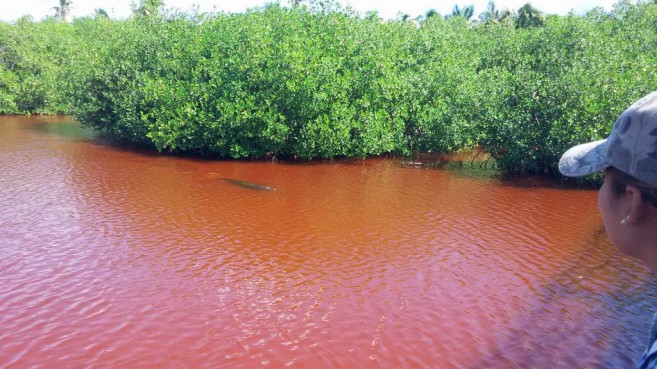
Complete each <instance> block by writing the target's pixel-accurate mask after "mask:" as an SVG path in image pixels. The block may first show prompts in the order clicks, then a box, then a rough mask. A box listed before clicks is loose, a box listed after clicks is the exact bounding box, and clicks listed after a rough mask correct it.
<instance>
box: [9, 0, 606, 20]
mask: <svg viewBox="0 0 657 369" xmlns="http://www.w3.org/2000/svg"><path fill="white" fill-rule="evenodd" d="M133 1H137V0H72V14H73V16H74V17H79V16H86V15H93V13H94V10H95V9H98V8H102V9H104V10H105V11H106V12H107V13H108V14H109V16H110V17H112V18H126V17H128V16H129V15H130V13H131V7H130V5H131V3H132V2H133ZM528 1H530V2H531V4H532V5H533V6H534V7H536V8H538V9H539V10H541V11H543V12H544V13H546V14H561V15H564V14H567V13H568V12H570V11H571V10H574V11H575V12H577V13H580V14H583V13H585V12H586V11H588V10H591V9H592V8H595V7H598V6H600V7H603V8H604V9H605V10H609V9H611V7H612V5H613V4H614V3H615V2H616V1H617V0H597V1H596V0H568V1H563V0H497V1H495V5H496V6H497V7H498V8H500V9H503V8H508V9H513V10H517V9H518V8H520V7H521V6H522V5H524V4H525V3H527V2H528ZM3 2H4V3H5V5H3V6H2V10H1V11H0V20H2V21H5V22H13V21H15V20H16V19H18V18H20V17H22V16H24V15H31V16H32V18H33V19H34V20H36V21H38V20H41V19H43V18H44V17H46V16H48V15H54V14H55V10H54V9H53V7H55V6H57V5H58V4H59V0H16V1H10V0H3ZM137 2H138V1H137ZM268 2H276V0H273V1H272V0H164V4H165V6H166V7H167V8H176V9H180V10H183V11H186V10H189V9H191V7H192V6H193V5H198V7H199V10H200V11H202V12H215V11H217V12H219V11H223V12H229V13H234V12H241V11H244V10H245V9H248V8H255V7H261V6H263V5H264V4H265V3H268ZM279 2H280V3H281V4H284V5H286V4H288V0H279ZM338 2H339V3H340V4H342V5H343V6H351V7H352V8H353V9H355V10H356V11H358V12H360V13H362V14H364V13H365V12H367V11H371V10H375V11H378V12H379V15H380V16H381V17H382V18H384V19H395V18H396V17H397V15H398V14H399V13H400V12H401V13H404V14H408V15H410V16H411V17H416V16H418V15H422V14H425V13H426V12H427V10H429V9H435V10H437V11H438V12H439V13H440V14H443V15H445V14H448V13H451V10H452V8H453V7H454V5H455V4H458V5H459V6H465V5H474V8H475V17H477V16H478V15H479V14H480V13H481V12H483V11H484V10H485V9H486V5H487V3H488V0H448V1H446V0H433V1H431V0H338Z"/></svg>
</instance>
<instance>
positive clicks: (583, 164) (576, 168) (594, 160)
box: [559, 139, 609, 177]
mask: <svg viewBox="0 0 657 369" xmlns="http://www.w3.org/2000/svg"><path fill="white" fill-rule="evenodd" d="M606 154H607V139H604V140H600V141H595V142H589V143H585V144H582V145H578V146H575V147H573V148H571V149H570V150H568V151H566V152H565V153H564V154H563V155H562V156H561V160H559V171H560V172H561V174H563V175H565V176H569V177H582V176H587V175H589V174H593V173H595V172H599V171H601V170H603V169H605V168H606V167H608V166H609V162H608V161H607V158H606Z"/></svg>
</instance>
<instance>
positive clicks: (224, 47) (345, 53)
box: [0, 3, 657, 173]
mask: <svg viewBox="0 0 657 369" xmlns="http://www.w3.org/2000/svg"><path fill="white" fill-rule="evenodd" d="M656 48H657V5H652V4H638V5H633V4H629V3H621V4H619V5H617V6H616V8H615V9H614V10H613V11H612V12H610V13H605V12H603V11H601V10H596V11H592V12H590V13H589V14H587V15H586V16H576V15H569V16H547V17H543V18H541V23H540V24H533V25H532V26H528V27H514V23H513V22H486V23H481V24H478V25H477V24H473V23H471V22H467V21H466V19H465V18H464V17H449V18H448V19H444V18H442V17H428V18H426V19H425V20H423V21H422V22H421V24H420V25H419V26H416V24H414V23H412V22H406V21H385V22H384V21H380V20H378V19H377V18H376V17H368V18H362V17H359V16H358V15H356V14H352V13H350V12H349V11H347V10H343V9H339V8H337V7H335V6H334V5H330V3H329V5H323V6H318V7H313V6H310V7H299V6H296V7H292V8H287V7H282V6H279V5H269V6H267V7H265V8H262V9H255V10H252V11H249V12H246V13H244V14H212V15H203V14H192V15H190V14H168V15H161V16H134V17H132V18H130V19H127V20H111V19H109V18H107V17H104V16H98V17H96V18H82V19H76V20H75V21H73V22H72V23H70V24H67V23H61V22H56V21H55V20H53V19H49V20H46V21H42V22H33V21H31V20H30V19H22V20H20V21H18V22H16V23H14V24H7V23H0V113H3V114H25V113H66V114H71V115H73V116H74V117H76V118H77V119H79V120H80V121H81V122H82V123H83V124H85V125H89V126H92V127H94V128H97V129H99V130H101V131H105V132H109V133H111V134H113V135H115V136H117V137H119V138H121V139H124V140H127V141H131V142H137V143H140V144H144V145H149V146H153V147H155V148H157V149H158V150H164V151H173V152H191V153H200V154H207V155H217V156H222V157H231V158H244V157H266V156H268V157H271V156H279V157H300V158H331V157H341V156H367V155H378V154H382V153H396V154H409V153H411V152H413V151H423V152H427V151H451V150H458V149H461V148H468V147H474V146H477V145H480V146H481V147H484V148H485V149H486V150H488V152H489V153H490V154H491V155H493V157H494V158H495V159H496V163H497V165H498V166H499V167H500V168H501V169H503V170H504V171H507V172H538V173H550V172H554V171H555V167H556V162H557V160H558V158H559V156H560V154H561V153H562V152H563V151H564V149H566V148H567V147H569V146H570V145H572V144H575V143H580V142H583V141H586V140H592V139H598V138H602V137H604V136H606V134H607V133H608V131H609V129H610V127H611V125H612V124H613V121H614V119H615V117H616V116H617V115H618V114H619V113H620V112H621V111H622V110H623V109H624V108H625V107H627V106H628V105H629V104H630V103H631V102H633V101H634V100H636V99H638V98H639V97H641V96H643V95H644V94H646V93H648V92H649V91H651V90H654V89H655V87H656V86H657V73H656V71H657V53H656V52H655V49H656Z"/></svg>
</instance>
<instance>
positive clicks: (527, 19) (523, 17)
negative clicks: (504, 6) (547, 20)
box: [516, 3, 543, 28]
mask: <svg viewBox="0 0 657 369" xmlns="http://www.w3.org/2000/svg"><path fill="white" fill-rule="evenodd" d="M542 25H543V13H542V12H541V11H540V10H538V9H536V8H534V7H533V6H532V5H531V4H530V3H527V4H525V5H523V6H522V7H521V8H520V9H518V14H517V15H516V28H529V27H540V26H542Z"/></svg>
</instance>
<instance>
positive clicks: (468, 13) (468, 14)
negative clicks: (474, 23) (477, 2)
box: [445, 5, 474, 21]
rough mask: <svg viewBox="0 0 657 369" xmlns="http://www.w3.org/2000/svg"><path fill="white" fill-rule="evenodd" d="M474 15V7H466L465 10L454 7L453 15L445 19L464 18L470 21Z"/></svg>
mask: <svg viewBox="0 0 657 369" xmlns="http://www.w3.org/2000/svg"><path fill="white" fill-rule="evenodd" d="M473 15H474V5H466V6H464V7H463V8H459V6H458V5H454V8H453V9H452V14H450V15H447V16H446V17H445V18H451V17H464V18H465V19H466V20H468V21H469V20H470V18H472V16H473Z"/></svg>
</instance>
